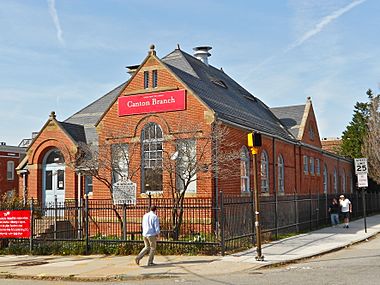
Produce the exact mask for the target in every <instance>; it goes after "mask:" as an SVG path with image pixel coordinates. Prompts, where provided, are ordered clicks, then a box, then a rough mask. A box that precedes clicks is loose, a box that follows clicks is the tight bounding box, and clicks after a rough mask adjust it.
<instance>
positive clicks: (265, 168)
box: [260, 150, 269, 192]
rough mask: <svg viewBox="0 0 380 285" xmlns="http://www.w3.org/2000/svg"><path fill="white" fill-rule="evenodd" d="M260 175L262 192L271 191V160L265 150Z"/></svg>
mask: <svg viewBox="0 0 380 285" xmlns="http://www.w3.org/2000/svg"><path fill="white" fill-rule="evenodd" d="M260 176H261V192H269V160H268V154H267V152H266V151H265V150H263V151H262V152H261V164H260Z"/></svg>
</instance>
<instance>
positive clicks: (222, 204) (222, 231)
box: [220, 191, 226, 256]
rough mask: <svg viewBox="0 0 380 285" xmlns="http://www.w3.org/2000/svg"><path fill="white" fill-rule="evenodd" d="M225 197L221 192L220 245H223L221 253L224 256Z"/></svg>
mask: <svg viewBox="0 0 380 285" xmlns="http://www.w3.org/2000/svg"><path fill="white" fill-rule="evenodd" d="M224 215H225V213H224V199H223V192H222V191H221V192H220V235H221V240H220V246H221V251H222V252H221V253H222V256H224V254H225V252H226V243H225V236H224V234H225V232H224Z"/></svg>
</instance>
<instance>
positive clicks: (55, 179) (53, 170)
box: [42, 149, 66, 205]
mask: <svg viewBox="0 0 380 285" xmlns="http://www.w3.org/2000/svg"><path fill="white" fill-rule="evenodd" d="M65 167H66V166H65V159H64V157H63V155H62V153H61V152H60V151H59V150H58V149H52V150H50V151H48V152H47V153H46V155H45V157H44V159H43V167H42V201H43V204H44V205H49V204H52V203H54V202H55V197H57V202H58V203H60V202H64V200H65Z"/></svg>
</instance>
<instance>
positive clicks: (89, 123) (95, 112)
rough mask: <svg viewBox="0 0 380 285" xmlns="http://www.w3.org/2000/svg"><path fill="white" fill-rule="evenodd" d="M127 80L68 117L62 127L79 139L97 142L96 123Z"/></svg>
mask: <svg viewBox="0 0 380 285" xmlns="http://www.w3.org/2000/svg"><path fill="white" fill-rule="evenodd" d="M127 82H128V81H126V82H124V83H123V84H121V85H119V86H118V87H116V88H115V89H113V90H112V91H110V92H108V93H107V94H105V95H104V96H102V97H100V98H99V99H98V100H96V101H94V102H93V103H91V104H90V105H88V106H87V107H85V108H83V109H82V110H80V111H79V112H77V113H75V114H74V115H72V116H70V117H69V118H67V119H66V120H65V121H64V122H62V123H61V124H62V127H63V128H64V129H65V130H66V131H67V132H68V133H69V134H70V135H71V136H72V137H73V138H74V139H75V140H77V141H83V142H87V143H93V142H95V143H96V142H97V140H98V134H97V133H96V130H95V124H96V123H97V122H98V120H99V119H100V118H101V117H102V116H103V114H104V112H106V111H107V110H108V108H109V107H110V106H111V104H112V103H113V102H114V100H115V99H116V98H117V97H118V96H119V95H120V92H121V91H122V90H123V88H124V87H125V85H126V84H127ZM75 126H77V127H75Z"/></svg>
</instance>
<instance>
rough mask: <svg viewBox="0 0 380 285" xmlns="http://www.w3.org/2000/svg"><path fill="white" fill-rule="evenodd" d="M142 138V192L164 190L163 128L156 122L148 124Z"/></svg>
mask: <svg viewBox="0 0 380 285" xmlns="http://www.w3.org/2000/svg"><path fill="white" fill-rule="evenodd" d="M141 139H142V160H141V163H142V165H141V169H142V192H147V191H162V151H163V148H162V146H163V140H164V139H163V134H162V129H161V127H160V126H159V125H157V124H155V123H149V124H147V125H146V126H145V127H144V129H143V130H142V133H141Z"/></svg>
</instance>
